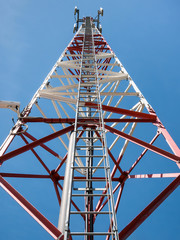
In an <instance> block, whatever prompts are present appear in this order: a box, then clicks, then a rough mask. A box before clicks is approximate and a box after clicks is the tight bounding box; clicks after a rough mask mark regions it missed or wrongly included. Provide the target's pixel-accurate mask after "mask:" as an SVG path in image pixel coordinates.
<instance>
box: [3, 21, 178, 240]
mask: <svg viewBox="0 0 180 240" xmlns="http://www.w3.org/2000/svg"><path fill="white" fill-rule="evenodd" d="M27 125H28V129H27ZM162 137H163V138H162ZM106 139H107V141H106ZM164 139H165V140H166V141H165V140H164ZM160 142H163V146H164V148H163V149H162V147H161V144H160ZM0 156H1V157H0V163H1V165H2V166H1V174H0V182H1V186H2V187H3V188H4V189H5V190H6V191H7V192H8V193H9V194H10V195H11V196H12V197H13V198H14V199H15V200H16V201H17V202H18V203H19V204H20V205H21V206H22V207H23V208H24V209H25V210H26V211H27V212H28V213H29V214H30V215H31V216H32V217H33V218H34V219H35V220H36V221H38V223H39V224H41V225H42V226H43V227H44V228H45V229H46V231H48V233H49V234H50V235H51V236H52V237H53V238H54V239H62V238H65V239H67V238H71V239H77V238H78V239H79V237H82V238H84V236H85V238H86V239H94V238H95V239H99V238H101V239H105V238H106V239H109V238H110V237H112V239H118V238H119V239H126V238H128V236H130V234H131V233H132V232H133V231H134V230H135V229H136V228H137V227H138V226H140V225H141V223H142V222H143V221H144V220H145V219H146V218H147V217H148V216H149V215H150V214H151V213H152V212H153V211H154V210H155V209H156V208H157V207H158V206H159V205H160V204H161V203H162V202H163V201H164V200H165V198H167V197H168V196H169V195H170V194H171V193H172V192H173V191H174V190H175V189H176V188H177V187H178V185H179V182H180V175H179V173H177V172H174V173H169V172H166V173H162V172H160V173H157V172H156V171H157V170H156V165H155V164H152V165H153V167H154V168H153V167H152V169H151V171H152V172H151V174H149V172H148V167H147V168H146V166H145V167H144V165H143V164H144V163H143V161H142V159H144V161H145V162H146V161H147V158H149V159H150V160H149V161H151V159H152V161H153V159H155V160H156V161H159V160H157V159H160V161H162V162H163V160H164V158H166V159H168V160H169V161H170V162H172V163H173V164H177V165H178V167H179V161H180V150H179V148H178V147H177V145H176V144H175V142H174V141H173V139H172V138H171V136H170V135H169V133H168V132H167V130H166V129H165V127H164V126H163V124H162V123H161V121H160V120H159V118H158V117H157V115H156V113H155V111H154V110H153V108H152V107H151V105H150V104H149V103H148V102H147V100H146V99H145V98H144V96H143V95H142V93H141V92H140V90H139V89H138V87H137V86H136V84H135V82H134V81H133V80H132V78H131V77H130V76H129V74H128V72H127V71H126V69H125V68H124V66H123V65H122V63H121V62H120V61H119V59H118V58H117V56H116V55H115V53H114V52H113V51H112V49H111V48H110V46H109V45H108V43H107V42H106V41H105V39H104V38H103V36H102V34H101V33H100V32H99V30H98V29H97V28H96V27H95V25H94V23H93V19H91V18H88V17H87V18H85V19H84V22H83V24H82V26H81V27H80V29H79V30H78V32H77V33H76V35H75V36H74V38H73V39H72V41H71V42H70V44H69V45H68V46H67V48H66V49H65V50H64V52H63V53H62V55H61V56H60V58H59V59H58V61H57V62H56V64H55V65H54V67H53V68H52V70H51V71H50V73H49V74H48V76H47V77H46V79H45V80H44V82H43V84H42V85H41V86H40V88H39V89H38V90H37V92H36V93H35V95H34V96H33V98H32V100H31V102H30V103H29V105H28V106H27V107H26V108H25V109H24V110H23V112H22V113H21V114H20V116H19V120H18V121H17V123H16V124H15V126H14V127H13V129H12V130H11V132H10V134H9V135H8V137H7V138H6V140H5V141H4V143H3V144H2V146H1V148H0ZM19 158H21V160H22V159H23V158H28V159H29V164H33V166H34V172H33V173H31V172H28V171H27V169H26V168H25V169H26V170H25V171H24V172H23V173H22V172H19V171H18V169H16V170H15V171H14V172H12V170H11V169H12V167H11V162H12V161H13V162H14V161H19ZM36 162H39V165H38V167H37V168H36V167H35V165H36V164H35V163H36ZM141 163H142V168H141V169H140V168H139V166H140V165H141ZM68 165H69V166H68ZM13 169H14V168H13ZM142 170H143V171H146V170H147V172H145V174H144V173H143V174H142ZM153 171H154V172H153ZM5 177H6V178H8V177H11V178H13V177H16V178H29V179H32V178H35V179H48V180H49V181H50V182H51V183H52V186H54V189H55V192H56V195H57V201H58V203H59V205H60V219H59V229H58V228H57V227H55V226H54V225H53V224H52V223H51V222H50V221H49V220H47V218H46V217H44V215H43V214H41V213H40V212H39V211H38V210H37V209H36V208H35V207H33V206H32V205H31V203H30V202H29V201H27V200H26V198H24V197H22V195H21V194H20V193H19V192H17V191H16V190H15V188H13V187H12V186H11V185H10V184H9V183H8V182H7V181H6V180H5V179H4V178H5ZM167 177H168V178H169V177H170V178H175V179H174V180H173V181H172V182H171V183H170V184H169V186H168V187H166V188H165V189H164V190H163V191H162V192H161V193H160V194H159V195H158V196H157V197H155V198H154V200H153V198H152V202H151V203H149V204H147V206H146V207H145V208H144V210H142V211H141V212H140V213H139V214H138V215H137V216H135V217H134V219H133V220H132V221H131V222H130V223H129V224H127V225H126V226H123V225H121V222H122V220H123V217H122V209H121V211H120V210H119V205H120V200H121V197H122V196H123V193H124V191H125V189H126V186H128V184H129V182H130V181H131V180H132V181H133V179H136V178H137V179H139V178H142V179H143V178H167ZM66 178H67V179H66ZM65 179H66V180H65ZM127 183H128V184H127ZM127 188H128V187H127ZM64 194H65V195H66V196H63V195H64ZM125 197H128V194H125ZM64 199H65V200H64ZM57 211H59V210H57ZM127 214H128V213H127ZM116 215H117V223H116ZM62 216H63V217H62ZM62 218H63V219H64V220H63V222H61V220H62ZM106 218H107V219H106ZM101 219H102V220H101ZM76 221H78V225H77V224H76ZM102 221H104V222H103V223H104V224H102ZM77 226H78V227H80V229H77ZM82 229H83V230H82ZM117 229H118V231H119V234H117Z"/></svg>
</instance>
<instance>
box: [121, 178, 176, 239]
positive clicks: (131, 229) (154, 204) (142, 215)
mask: <svg viewBox="0 0 180 240" xmlns="http://www.w3.org/2000/svg"><path fill="white" fill-rule="evenodd" d="M179 184H180V175H179V176H178V177H177V178H176V179H175V180H174V181H173V182H172V183H170V184H169V186H168V187H167V188H165V189H164V190H163V191H162V192H161V193H160V194H159V195H158V196H157V197H156V198H155V199H154V200H153V201H152V202H151V203H150V204H149V205H148V206H147V207H146V208H145V209H144V210H143V211H142V212H141V213H140V214H139V215H138V216H137V217H135V218H134V219H133V220H132V222H130V223H129V224H128V225H127V226H126V227H125V228H124V229H123V230H122V231H121V232H120V233H119V240H125V239H127V238H128V237H129V236H130V235H131V234H132V233H133V232H134V231H135V230H136V229H137V228H138V227H139V226H140V225H141V224H142V223H143V222H144V221H145V220H146V219H147V218H148V217H149V216H150V215H151V214H152V213H153V211H154V210H155V209H156V208H157V207H159V205H160V204H161V203H162V202H163V201H164V200H165V199H166V198H167V197H168V196H169V195H170V194H171V193H172V192H173V191H174V190H175V189H176V188H177V187H178V186H179Z"/></svg>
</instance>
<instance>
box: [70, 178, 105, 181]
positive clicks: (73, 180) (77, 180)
mask: <svg viewBox="0 0 180 240" xmlns="http://www.w3.org/2000/svg"><path fill="white" fill-rule="evenodd" d="M73 181H74V182H106V181H108V179H105V178H104V179H102V178H101V179H76V178H75V179H73Z"/></svg>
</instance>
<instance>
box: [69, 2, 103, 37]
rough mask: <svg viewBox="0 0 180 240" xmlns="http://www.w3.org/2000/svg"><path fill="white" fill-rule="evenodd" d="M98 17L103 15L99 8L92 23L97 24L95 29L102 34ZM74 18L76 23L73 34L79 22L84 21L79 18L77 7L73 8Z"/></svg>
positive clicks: (101, 9)
mask: <svg viewBox="0 0 180 240" xmlns="http://www.w3.org/2000/svg"><path fill="white" fill-rule="evenodd" d="M100 15H101V16H103V15H104V10H103V8H102V7H100V9H99V10H98V15H97V17H96V18H97V19H96V18H95V19H93V22H96V23H97V29H98V30H99V31H100V33H102V26H101V25H100ZM74 16H75V20H76V23H75V24H74V28H73V33H75V32H77V30H78V28H79V22H84V19H80V18H79V9H78V8H77V6H76V7H75V8H74Z"/></svg>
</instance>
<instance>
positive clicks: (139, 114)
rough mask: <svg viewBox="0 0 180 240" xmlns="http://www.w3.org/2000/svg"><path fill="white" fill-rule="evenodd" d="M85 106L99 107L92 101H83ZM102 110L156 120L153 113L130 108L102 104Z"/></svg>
mask: <svg viewBox="0 0 180 240" xmlns="http://www.w3.org/2000/svg"><path fill="white" fill-rule="evenodd" d="M85 106H86V107H91V108H95V109H98V108H99V105H98V104H96V103H92V102H85ZM102 110H104V111H108V112H113V113H118V114H124V115H127V116H132V117H139V118H145V119H152V120H153V121H156V119H157V117H156V115H155V114H147V113H142V112H135V111H132V110H127V109H123V108H117V107H111V106H106V105H102Z"/></svg>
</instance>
